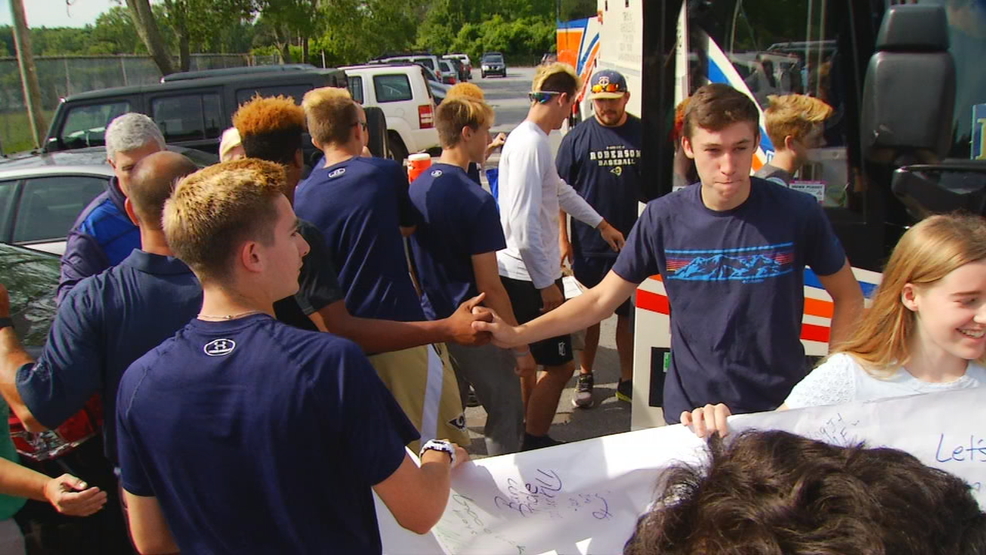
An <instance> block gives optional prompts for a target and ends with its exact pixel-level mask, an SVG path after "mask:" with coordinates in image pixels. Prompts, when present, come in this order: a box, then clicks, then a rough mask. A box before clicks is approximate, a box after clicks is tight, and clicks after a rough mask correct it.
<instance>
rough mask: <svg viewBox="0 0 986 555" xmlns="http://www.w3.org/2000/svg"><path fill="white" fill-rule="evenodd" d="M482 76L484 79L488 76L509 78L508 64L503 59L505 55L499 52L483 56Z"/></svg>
mask: <svg viewBox="0 0 986 555" xmlns="http://www.w3.org/2000/svg"><path fill="white" fill-rule="evenodd" d="M480 70H481V73H480V75H481V76H482V77H483V79H485V78H486V76H487V75H499V76H501V77H506V76H507V62H506V61H505V60H504V59H503V54H500V53H499V52H487V53H486V54H483V57H482V59H481V61H480Z"/></svg>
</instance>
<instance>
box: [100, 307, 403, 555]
mask: <svg viewBox="0 0 986 555" xmlns="http://www.w3.org/2000/svg"><path fill="white" fill-rule="evenodd" d="M117 415H118V419H119V422H118V425H119V427H120V438H119V443H120V462H121V484H122V486H123V487H124V488H125V489H126V490H127V491H129V492H130V493H133V494H135V495H141V496H154V497H156V498H157V500H158V502H159V503H160V504H161V509H162V511H163V512H164V516H165V518H166V519H167V521H168V526H169V527H170V529H171V532H172V533H173V534H174V537H175V540H176V541H177V543H178V546H179V547H180V548H181V551H182V553H198V554H220V553H221V554H226V553H241V554H250V553H258V554H261V553H262V554H265V555H266V554H268V553H299V554H301V553H326V552H333V553H380V551H381V542H380V534H379V530H378V526H377V520H376V512H375V510H374V506H373V497H372V495H371V487H372V486H374V485H376V484H379V483H380V482H382V481H383V480H385V479H387V478H388V477H390V476H391V475H392V474H393V473H394V472H395V471H396V470H397V468H398V467H399V466H400V465H401V462H402V461H403V460H404V454H405V448H404V446H405V445H406V444H407V443H410V442H411V441H414V440H416V439H418V433H417V432H416V431H415V429H414V426H412V425H411V423H410V422H409V421H408V419H407V417H406V416H404V413H403V411H401V408H400V406H398V405H397V402H396V401H394V398H393V397H392V396H391V394H390V392H389V391H387V389H386V388H385V387H384V385H383V383H382V382H381V381H380V379H379V378H378V377H377V375H376V372H374V370H373V367H371V366H370V363H369V361H368V360H367V359H366V357H365V356H364V355H363V353H362V351H361V350H360V349H359V347H357V346H356V345H355V344H354V343H352V342H350V341H348V340H346V339H343V338H340V337H337V336H334V335H331V334H328V333H318V332H309V331H304V330H299V329H297V328H294V327H292V326H289V325H286V324H283V323H280V322H277V321H276V320H274V319H273V318H271V317H269V316H267V315H263V314H257V315H253V316H247V317H244V318H240V319H237V320H231V321H223V322H205V321H202V320H197V319H196V320H193V321H192V322H191V323H189V324H188V326H186V327H185V328H184V329H182V330H181V331H179V332H178V334H177V335H175V337H173V338H172V339H169V340H168V341H166V342H164V343H162V344H161V345H160V346H159V347H157V348H156V349H154V350H152V351H151V352H149V353H147V355H145V356H144V357H142V358H140V359H139V360H137V361H136V362H135V363H134V364H133V365H132V366H131V367H130V368H129V369H128V370H127V373H126V375H124V377H123V380H122V381H121V382H120V392H119V410H118V413H117Z"/></svg>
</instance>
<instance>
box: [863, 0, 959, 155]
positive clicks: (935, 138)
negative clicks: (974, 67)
mask: <svg viewBox="0 0 986 555" xmlns="http://www.w3.org/2000/svg"><path fill="white" fill-rule="evenodd" d="M948 47H949V41H948V22H947V19H946V16H945V9H944V8H943V7H942V6H929V5H916V4H909V5H898V6H892V7H890V8H889V9H888V10H887V13H886V15H885V16H884V18H883V23H882V24H881V26H880V33H879V35H878V36H877V41H876V52H875V53H874V54H873V57H872V58H870V63H869V66H868V67H867V68H866V81H865V85H864V87H863V102H862V110H861V113H860V134H861V137H860V139H861V145H862V148H863V155H864V156H865V157H866V158H867V159H868V160H870V161H872V162H876V163H879V164H892V165H903V164H907V163H916V162H917V163H936V162H938V161H939V160H941V159H942V158H943V157H944V156H945V155H946V154H947V153H948V149H949V146H950V145H951V132H952V111H953V108H954V106H955V63H954V60H953V59H952V55H951V54H950V53H949V51H948Z"/></svg>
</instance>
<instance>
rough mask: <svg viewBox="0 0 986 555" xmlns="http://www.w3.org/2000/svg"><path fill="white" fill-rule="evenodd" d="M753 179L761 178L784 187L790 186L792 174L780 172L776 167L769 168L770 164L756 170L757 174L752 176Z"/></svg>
mask: <svg viewBox="0 0 986 555" xmlns="http://www.w3.org/2000/svg"><path fill="white" fill-rule="evenodd" d="M753 176H754V177H761V178H763V179H766V180H767V181H773V182H774V183H777V184H778V185H783V186H785V187H790V186H791V181H793V180H794V174H792V173H790V172H788V171H786V170H782V169H780V168H778V167H777V166H771V165H770V164H764V165H763V167H762V168H760V169H759V170H757V173H755V174H753Z"/></svg>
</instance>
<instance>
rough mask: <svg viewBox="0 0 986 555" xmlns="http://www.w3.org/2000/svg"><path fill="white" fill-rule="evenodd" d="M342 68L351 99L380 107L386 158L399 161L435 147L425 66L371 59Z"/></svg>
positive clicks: (433, 108) (435, 137)
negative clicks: (382, 114)
mask: <svg viewBox="0 0 986 555" xmlns="http://www.w3.org/2000/svg"><path fill="white" fill-rule="evenodd" d="M342 69H343V70H344V71H345V72H346V77H347V79H348V81H349V93H350V94H351V95H352V96H353V99H354V100H356V102H359V103H360V104H362V105H363V106H364V107H367V106H376V107H378V108H380V109H381V110H383V113H384V116H385V118H386V121H387V145H388V149H389V152H388V155H389V157H390V158H393V159H394V160H397V161H398V162H400V161H403V160H404V159H405V158H407V155H408V154H409V153H412V152H420V151H423V150H427V149H431V148H437V147H438V130H437V129H435V101H434V98H433V96H432V93H431V90H430V88H429V87H428V80H427V78H426V73H427V71H428V70H427V69H426V68H424V67H421V66H419V65H417V64H410V63H408V64H385V63H373V64H365V65H359V66H347V67H343V68H342Z"/></svg>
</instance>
